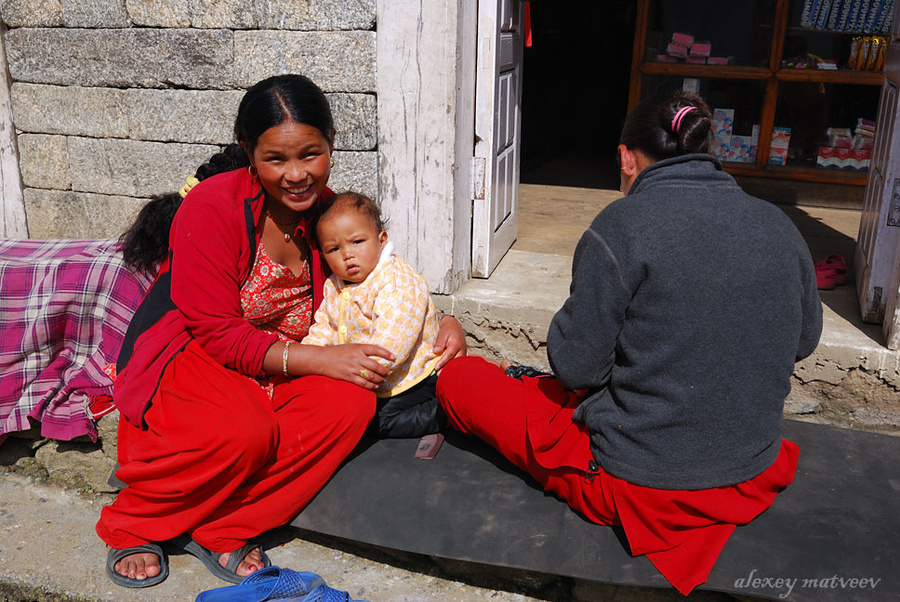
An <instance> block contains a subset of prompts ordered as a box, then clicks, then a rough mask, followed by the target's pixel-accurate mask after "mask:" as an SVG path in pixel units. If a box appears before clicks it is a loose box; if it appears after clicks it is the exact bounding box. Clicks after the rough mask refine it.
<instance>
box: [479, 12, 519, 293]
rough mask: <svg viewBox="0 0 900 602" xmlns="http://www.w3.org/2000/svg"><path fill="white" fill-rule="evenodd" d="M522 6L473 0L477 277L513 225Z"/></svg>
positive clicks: (508, 242)
mask: <svg viewBox="0 0 900 602" xmlns="http://www.w3.org/2000/svg"><path fill="white" fill-rule="evenodd" d="M523 12H524V6H523V4H522V2H521V1H520V0H478V42H477V55H478V56H477V59H476V60H477V66H476V68H477V73H476V80H475V157H474V158H473V160H472V170H473V174H472V181H473V184H474V186H473V188H474V190H473V191H472V194H473V203H472V275H473V276H476V277H482V278H487V277H488V276H490V275H491V272H492V271H493V270H494V268H495V267H497V264H498V263H499V262H500V259H501V258H502V257H503V255H504V254H505V253H506V252H507V251H508V250H509V248H510V247H511V246H512V244H513V242H514V241H515V239H516V231H517V228H518V204H519V155H520V148H521V132H522V125H521V124H522V119H521V110H520V98H521V96H522V52H523V38H522V23H523Z"/></svg>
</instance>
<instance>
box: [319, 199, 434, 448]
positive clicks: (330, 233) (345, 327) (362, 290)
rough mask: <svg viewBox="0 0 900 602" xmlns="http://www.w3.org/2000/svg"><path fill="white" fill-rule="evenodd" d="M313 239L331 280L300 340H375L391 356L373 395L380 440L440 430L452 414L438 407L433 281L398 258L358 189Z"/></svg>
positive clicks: (374, 208)
mask: <svg viewBox="0 0 900 602" xmlns="http://www.w3.org/2000/svg"><path fill="white" fill-rule="evenodd" d="M316 236H317V239H318V241H319V248H320V249H321V250H322V255H323V256H324V258H325V261H326V262H327V263H328V267H330V268H331V271H332V275H331V276H330V277H329V278H328V279H327V280H326V281H325V298H324V301H323V302H322V304H321V305H320V306H319V309H318V310H317V311H316V316H315V323H314V324H313V325H312V327H311V328H310V330H309V334H308V335H307V336H306V337H305V338H304V339H303V341H302V343H304V344H307V345H322V346H324V345H340V344H342V343H372V344H377V345H381V346H382V347H385V348H387V349H389V350H391V351H392V352H393V353H394V356H395V359H394V361H393V362H391V361H389V360H386V359H383V358H374V359H376V360H377V361H379V362H382V363H384V364H385V365H386V366H387V367H388V368H389V370H390V372H389V374H388V375H387V377H386V379H385V381H384V382H383V383H382V384H381V385H380V386H379V387H378V390H377V391H376V393H377V395H378V397H379V403H378V412H377V414H376V416H375V421H374V428H375V430H376V432H377V433H378V435H379V436H380V437H419V436H422V435H426V434H429V433H436V432H438V431H439V430H441V429H442V428H443V427H444V426H445V425H446V421H447V417H446V415H445V414H444V412H443V410H441V409H440V406H439V405H438V402H437V397H436V395H435V385H436V384H437V375H436V374H435V369H434V367H435V364H437V361H438V358H439V357H440V356H439V355H436V354H435V353H434V351H433V350H432V341H434V340H436V339H437V332H438V317H437V311H436V310H435V308H434V304H433V303H432V301H431V295H430V294H429V292H428V284H427V283H426V282H425V279H424V278H422V277H421V276H420V275H419V274H417V273H416V272H415V270H413V269H412V268H411V267H410V266H409V265H408V264H407V263H406V262H404V261H403V260H401V259H399V258H397V257H395V256H394V254H393V244H392V243H390V242H388V240H387V238H388V235H387V232H386V231H385V229H384V220H383V219H382V217H381V209H380V208H379V206H378V204H377V203H375V202H374V201H372V200H371V199H369V198H367V197H365V196H363V195H361V194H357V193H355V192H346V193H344V194H339V195H337V196H336V197H334V199H333V200H332V201H331V202H330V203H329V204H327V205H326V206H325V208H324V210H323V212H322V214H321V216H320V217H319V220H318V222H317V224H316Z"/></svg>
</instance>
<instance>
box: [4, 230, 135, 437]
mask: <svg viewBox="0 0 900 602" xmlns="http://www.w3.org/2000/svg"><path fill="white" fill-rule="evenodd" d="M150 283H151V279H150V278H148V277H147V276H145V275H143V274H135V273H134V272H132V271H131V270H129V269H128V268H127V267H125V265H124V263H123V260H122V252H121V244H120V243H119V241H118V240H115V239H113V240H0V443H2V441H3V439H5V438H6V436H7V435H8V434H9V433H12V432H15V431H23V430H27V429H29V428H30V427H31V425H32V421H34V422H38V423H40V425H41V435H42V436H44V437H50V438H53V439H61V440H66V441H68V440H70V439H73V438H75V437H77V436H79V435H88V436H90V437H91V438H92V439H95V438H96V426H95V424H94V420H93V419H94V418H95V416H94V415H93V414H92V413H91V411H90V403H91V400H93V399H97V398H100V397H102V396H110V395H112V384H113V379H112V377H111V376H110V375H109V374H108V373H107V371H106V370H107V368H108V366H109V365H110V364H113V365H114V364H115V362H116V356H117V355H118V353H119V348H120V347H121V345H122V338H123V337H124V336H125V331H126V329H127V328H128V322H129V321H130V320H131V317H132V315H133V314H134V312H135V310H136V309H137V306H138V304H140V302H141V299H143V297H144V293H145V292H146V291H147V289H148V288H149V286H150Z"/></svg>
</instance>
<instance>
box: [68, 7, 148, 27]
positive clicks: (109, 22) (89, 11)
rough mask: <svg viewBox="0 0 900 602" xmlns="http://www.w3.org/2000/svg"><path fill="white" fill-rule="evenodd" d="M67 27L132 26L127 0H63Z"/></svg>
mask: <svg viewBox="0 0 900 602" xmlns="http://www.w3.org/2000/svg"><path fill="white" fill-rule="evenodd" d="M62 12H63V25H64V26H66V27H90V28H102V27H130V26H131V20H130V19H129V18H128V13H127V12H126V11H125V0H62Z"/></svg>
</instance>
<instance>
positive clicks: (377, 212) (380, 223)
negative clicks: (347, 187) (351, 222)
mask: <svg viewBox="0 0 900 602" xmlns="http://www.w3.org/2000/svg"><path fill="white" fill-rule="evenodd" d="M345 207H352V208H354V209H356V210H357V211H358V212H359V213H361V214H362V215H364V216H366V217H367V218H368V219H369V220H371V222H372V224H373V225H374V226H375V230H376V231H377V232H381V231H382V230H387V227H386V226H387V218H386V217H384V216H383V215H382V214H381V205H379V204H378V203H377V202H376V201H373V200H372V199H370V198H369V197H367V196H365V195H363V194H360V193H358V192H342V193H341V194H338V195H335V196H334V197H332V198H331V199H330V200H328V201H327V202H326V203H325V204H324V205H323V206H322V209H321V212H320V213H319V217H318V220H317V221H316V226H318V224H319V222H320V221H322V220H323V219H325V218H326V217H328V215H329V214H331V213H334V212H336V211H338V210H339V209H343V208H345Z"/></svg>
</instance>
